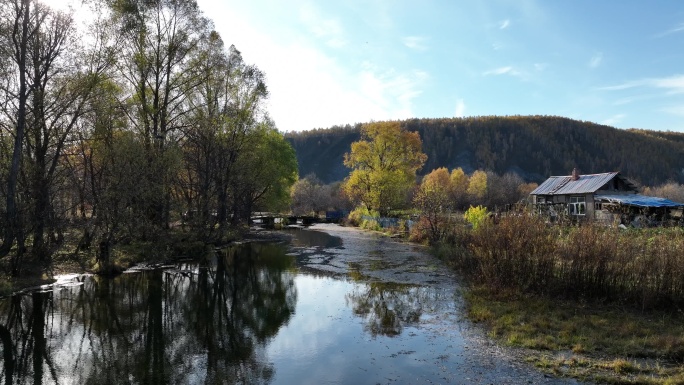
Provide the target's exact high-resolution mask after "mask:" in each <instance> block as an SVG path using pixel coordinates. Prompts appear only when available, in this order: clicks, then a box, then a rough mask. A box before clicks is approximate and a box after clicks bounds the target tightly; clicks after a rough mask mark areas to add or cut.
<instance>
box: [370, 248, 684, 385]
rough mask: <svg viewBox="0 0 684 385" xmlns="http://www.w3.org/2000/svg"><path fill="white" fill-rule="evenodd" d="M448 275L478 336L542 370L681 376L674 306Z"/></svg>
mask: <svg viewBox="0 0 684 385" xmlns="http://www.w3.org/2000/svg"><path fill="white" fill-rule="evenodd" d="M447 262H448V260H447ZM376 263H377V262H376ZM385 263H386V264H387V263H391V262H389V261H387V262H385ZM454 271H456V270H452V271H451V272H450V274H454ZM454 279H456V280H458V281H459V285H461V290H462V298H463V302H462V304H463V309H464V316H465V317H467V318H468V319H469V320H470V321H471V322H473V323H474V324H475V325H477V328H478V329H479V330H481V332H482V335H483V336H485V338H488V339H491V340H492V341H494V342H495V343H496V344H498V345H499V346H501V347H502V348H504V349H507V350H508V351H509V354H511V355H512V356H514V357H516V359H517V360H519V361H520V362H526V363H529V364H531V365H534V366H535V367H536V368H537V369H538V370H540V371H542V372H544V373H547V374H549V375H553V376H562V377H568V378H575V379H578V380H581V381H589V382H596V383H610V384H679V383H684V366H683V365H682V359H684V314H682V312H681V311H679V310H677V309H673V310H672V311H667V310H654V309H649V310H643V309H637V308H636V307H633V306H625V305H622V306H618V305H615V304H610V302H602V301H596V300H595V301H586V300H585V301H582V300H558V299H548V298H544V297H538V296H530V295H522V294H515V292H513V291H505V290H504V291H497V292H493V291H491V290H488V289H487V288H486V287H484V286H477V285H473V284H470V285H467V284H464V283H463V281H462V280H460V279H458V278H454Z"/></svg>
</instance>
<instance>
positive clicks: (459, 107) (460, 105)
mask: <svg viewBox="0 0 684 385" xmlns="http://www.w3.org/2000/svg"><path fill="white" fill-rule="evenodd" d="M465 108H466V106H465V102H464V101H463V99H458V100H457V101H456V112H455V113H454V116H455V117H457V118H462V117H464V116H465Z"/></svg>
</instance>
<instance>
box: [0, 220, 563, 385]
mask: <svg viewBox="0 0 684 385" xmlns="http://www.w3.org/2000/svg"><path fill="white" fill-rule="evenodd" d="M287 235H288V236H289V238H290V239H291V240H290V241H288V242H278V243H273V242H254V243H247V244H243V245H239V246H235V247H231V248H229V249H225V250H221V251H218V252H217V253H216V255H212V256H209V257H207V259H206V261H204V262H201V263H179V264H174V265H171V266H165V267H163V268H156V269H139V270H135V269H133V270H131V271H128V272H126V273H125V274H122V275H121V276H119V277H116V278H114V279H108V278H103V277H98V276H91V275H70V276H63V277H60V279H59V281H58V282H57V283H55V284H54V285H50V286H45V287H41V288H40V289H34V290H29V291H25V292H23V293H19V294H16V295H14V296H12V297H6V298H3V299H0V339H1V341H2V352H3V366H2V373H1V375H0V383H2V384H97V385H106V384H527V383H534V384H540V383H543V384H575V383H576V382H575V381H573V380H564V379H556V378H551V377H547V376H545V375H543V374H541V373H539V372H537V371H535V370H534V369H533V368H531V367H529V366H528V365H526V364H524V363H522V362H520V360H519V359H517V358H515V357H513V356H512V355H510V354H509V353H508V352H507V351H506V350H505V349H500V348H499V347H497V346H496V345H495V344H492V343H491V342H490V341H489V340H488V339H487V338H484V337H483V336H482V332H481V331H479V330H478V328H476V327H473V326H472V325H470V324H469V323H468V322H467V321H466V320H464V319H463V317H462V315H461V303H460V294H459V293H460V288H459V285H458V280H457V277H455V276H454V275H453V274H452V272H451V271H450V270H449V269H447V268H446V267H445V266H444V265H443V264H442V263H440V261H438V260H436V259H435V258H433V257H431V256H430V255H429V254H428V253H427V250H426V249H425V248H423V247H421V246H417V245H411V244H408V243H402V242H396V241H394V240H392V239H389V238H387V237H383V236H379V235H376V234H372V233H368V232H362V231H359V230H356V229H348V228H343V227H339V226H335V225H316V226H314V227H313V229H311V230H293V231H288V232H287Z"/></svg>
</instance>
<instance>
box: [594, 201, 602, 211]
mask: <svg viewBox="0 0 684 385" xmlns="http://www.w3.org/2000/svg"><path fill="white" fill-rule="evenodd" d="M594 210H596V211H601V210H603V203H601V202H596V203H594Z"/></svg>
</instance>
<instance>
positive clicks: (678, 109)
mask: <svg viewBox="0 0 684 385" xmlns="http://www.w3.org/2000/svg"><path fill="white" fill-rule="evenodd" d="M661 111H663V112H667V113H668V114H673V115H678V116H684V105H682V104H680V105H676V106H670V107H665V108H663V109H662V110H661Z"/></svg>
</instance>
